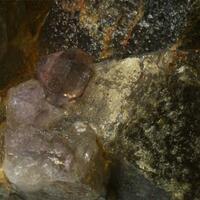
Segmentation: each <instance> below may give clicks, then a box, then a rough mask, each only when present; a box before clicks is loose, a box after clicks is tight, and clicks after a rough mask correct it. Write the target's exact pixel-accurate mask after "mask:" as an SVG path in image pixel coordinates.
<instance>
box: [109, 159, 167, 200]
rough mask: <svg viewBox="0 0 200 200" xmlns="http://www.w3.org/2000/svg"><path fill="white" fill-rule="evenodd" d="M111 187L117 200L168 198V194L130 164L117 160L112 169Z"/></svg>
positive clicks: (157, 199)
mask: <svg viewBox="0 0 200 200" xmlns="http://www.w3.org/2000/svg"><path fill="white" fill-rule="evenodd" d="M111 187H112V188H113V189H114V190H115V191H116V199H117V200H133V199H134V200H169V199H171V198H170V195H169V194H168V193H167V192H166V191H164V190H162V189H160V188H159V187H158V186H156V185H154V184H153V183H152V182H151V181H150V180H148V179H147V178H145V177H144V175H143V174H142V173H141V172H140V171H139V170H138V169H137V168H136V167H135V166H134V165H132V164H130V163H128V162H127V161H118V162H116V164H115V166H114V167H113V169H112V175H111Z"/></svg>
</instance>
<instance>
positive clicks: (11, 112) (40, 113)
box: [6, 80, 63, 128]
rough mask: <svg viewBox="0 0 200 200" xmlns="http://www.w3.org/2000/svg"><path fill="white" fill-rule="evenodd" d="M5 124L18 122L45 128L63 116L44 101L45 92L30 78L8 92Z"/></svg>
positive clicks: (10, 124) (13, 125)
mask: <svg viewBox="0 0 200 200" xmlns="http://www.w3.org/2000/svg"><path fill="white" fill-rule="evenodd" d="M6 115H7V124H8V126H9V127H16V126H18V125H20V124H27V125H33V126H36V127H43V128H47V127H49V126H51V125H52V124H53V123H56V121H59V119H61V118H62V116H63V111H62V110H60V109H58V108H55V107H54V106H52V105H51V104H49V103H48V102H46V101H45V94H44V91H43V89H42V87H41V86H40V84H39V83H38V81H36V80H30V81H27V82H24V83H21V84H19V85H18V86H17V87H14V88H11V89H10V90H9V92H8V102H7V109H6Z"/></svg>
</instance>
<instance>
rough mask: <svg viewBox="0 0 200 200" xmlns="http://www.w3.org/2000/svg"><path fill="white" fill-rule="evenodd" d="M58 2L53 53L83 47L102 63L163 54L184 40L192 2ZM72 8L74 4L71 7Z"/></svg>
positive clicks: (49, 27) (47, 36)
mask: <svg viewBox="0 0 200 200" xmlns="http://www.w3.org/2000/svg"><path fill="white" fill-rule="evenodd" d="M69 4H70V3H69V1H64V0H56V1H55V3H54V5H53V6H52V8H51V11H50V13H49V16H48V18H47V21H46V24H45V33H44V35H43V39H44V41H46V43H47V41H48V44H49V45H48V46H47V47H48V48H49V50H50V51H51V52H55V51H58V50H63V49H68V48H71V47H75V48H77V47H78V48H81V49H83V50H85V51H86V52H89V53H90V54H92V55H94V56H96V58H98V59H104V58H109V57H113V56H114V57H116V56H117V57H118V56H123V57H124V56H127V55H133V54H141V53H147V52H152V51H157V50H160V49H164V48H166V47H169V46H170V45H172V44H174V43H176V41H177V40H179V39H180V38H181V37H182V35H183V32H184V31H185V30H186V28H187V20H188V16H189V15H190V13H191V12H192V9H191V7H192V2H189V1H187V0H183V1H179V0H175V1H174V0H168V1H165V2H163V1H160V0H154V1H152V0H141V1H139V0H136V1H127V0H120V1H115V0H111V1H107V0H103V1H91V0H85V1H76V5H74V4H73V5H74V6H71V7H70V6H69ZM70 5H71V4H70Z"/></svg>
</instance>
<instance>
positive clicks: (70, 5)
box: [61, 0, 85, 13]
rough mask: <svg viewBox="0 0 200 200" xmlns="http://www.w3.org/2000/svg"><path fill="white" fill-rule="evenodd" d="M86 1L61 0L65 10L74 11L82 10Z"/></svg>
mask: <svg viewBox="0 0 200 200" xmlns="http://www.w3.org/2000/svg"><path fill="white" fill-rule="evenodd" d="M84 3H85V1H84V0H73V1H69V0H61V7H62V9H63V10H64V11H67V12H71V13H74V12H78V11H80V10H82V9H83V7H84Z"/></svg>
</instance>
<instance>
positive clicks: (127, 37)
mask: <svg viewBox="0 0 200 200" xmlns="http://www.w3.org/2000/svg"><path fill="white" fill-rule="evenodd" d="M143 16H144V2H143V0H140V5H139V8H138V14H137V15H136V16H134V17H133V18H132V20H131V21H130V22H129V24H128V30H127V33H126V34H125V37H124V39H123V41H121V44H122V45H123V46H127V45H128V44H129V40H130V39H131V37H132V32H133V29H134V27H135V26H136V25H137V24H138V22H139V21H140V20H141V19H142V18H143Z"/></svg>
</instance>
